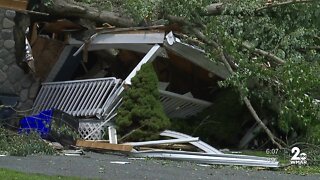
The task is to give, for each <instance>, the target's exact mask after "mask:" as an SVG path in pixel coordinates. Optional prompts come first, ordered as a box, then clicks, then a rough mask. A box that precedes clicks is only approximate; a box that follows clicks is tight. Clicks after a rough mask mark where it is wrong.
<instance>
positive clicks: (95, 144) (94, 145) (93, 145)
mask: <svg viewBox="0 0 320 180" xmlns="http://www.w3.org/2000/svg"><path fill="white" fill-rule="evenodd" d="M76 146H79V147H84V148H88V149H103V150H112V151H126V152H130V151H131V150H132V146H131V145H123V144H109V143H106V142H101V141H88V140H77V143H76Z"/></svg>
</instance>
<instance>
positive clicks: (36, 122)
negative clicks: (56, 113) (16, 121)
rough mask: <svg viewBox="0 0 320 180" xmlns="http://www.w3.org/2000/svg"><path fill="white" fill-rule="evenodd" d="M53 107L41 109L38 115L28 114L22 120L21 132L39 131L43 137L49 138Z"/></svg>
mask: <svg viewBox="0 0 320 180" xmlns="http://www.w3.org/2000/svg"><path fill="white" fill-rule="evenodd" d="M52 115H53V109H50V110H45V111H41V112H40V113H39V114H38V115H35V116H28V117H25V118H23V119H21V120H20V129H19V133H22V132H25V133H30V132H32V131H34V132H38V133H39V134H40V136H41V137H42V138H48V136H49V133H50V129H51V121H52Z"/></svg>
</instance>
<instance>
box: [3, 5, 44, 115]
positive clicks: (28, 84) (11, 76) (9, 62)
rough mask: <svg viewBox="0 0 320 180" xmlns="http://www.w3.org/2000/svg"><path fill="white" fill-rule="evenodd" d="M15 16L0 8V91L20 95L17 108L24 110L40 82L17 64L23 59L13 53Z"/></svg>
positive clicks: (29, 105) (29, 103)
mask: <svg viewBox="0 0 320 180" xmlns="http://www.w3.org/2000/svg"><path fill="white" fill-rule="evenodd" d="M15 16H16V12H15V11H11V10H4V9H0V93H3V92H4V93H13V94H16V95H18V96H20V101H19V104H18V105H17V108H18V109H24V110H25V109H29V108H31V107H32V104H33V100H34V98H35V97H36V94H37V91H38V88H39V84H40V83H39V82H38V81H36V80H35V79H34V78H33V75H32V74H30V73H27V72H25V71H24V70H23V69H21V68H20V67H19V66H18V65H17V62H20V63H21V62H22V61H23V59H16V55H15V40H14V28H15V24H16V23H15Z"/></svg>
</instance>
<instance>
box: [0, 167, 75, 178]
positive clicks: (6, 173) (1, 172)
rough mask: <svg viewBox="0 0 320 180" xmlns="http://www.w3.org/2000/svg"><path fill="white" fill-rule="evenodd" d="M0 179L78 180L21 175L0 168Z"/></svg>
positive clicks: (28, 174) (20, 173) (39, 175)
mask: <svg viewBox="0 0 320 180" xmlns="http://www.w3.org/2000/svg"><path fill="white" fill-rule="evenodd" d="M0 179H3V180H7V179H8V180H9V179H10V180H13V179H17V180H20V179H21V180H47V179H48V180H56V179H60V180H79V179H80V178H76V177H63V176H46V175H41V174H31V173H22V172H17V171H13V170H8V169H1V168H0Z"/></svg>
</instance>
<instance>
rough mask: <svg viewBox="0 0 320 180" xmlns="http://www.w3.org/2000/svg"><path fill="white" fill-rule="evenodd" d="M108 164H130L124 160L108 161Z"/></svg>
mask: <svg viewBox="0 0 320 180" xmlns="http://www.w3.org/2000/svg"><path fill="white" fill-rule="evenodd" d="M110 164H122V165H124V164H130V162H125V161H110Z"/></svg>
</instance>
